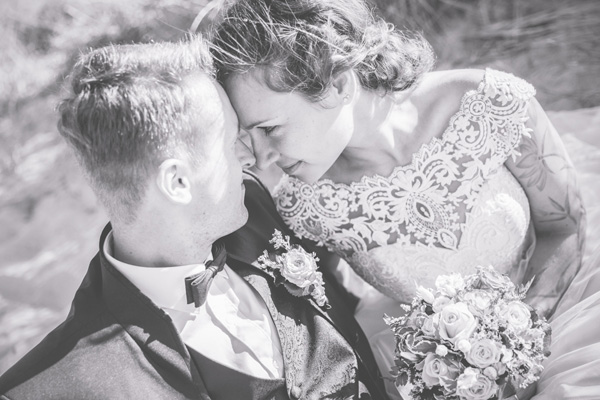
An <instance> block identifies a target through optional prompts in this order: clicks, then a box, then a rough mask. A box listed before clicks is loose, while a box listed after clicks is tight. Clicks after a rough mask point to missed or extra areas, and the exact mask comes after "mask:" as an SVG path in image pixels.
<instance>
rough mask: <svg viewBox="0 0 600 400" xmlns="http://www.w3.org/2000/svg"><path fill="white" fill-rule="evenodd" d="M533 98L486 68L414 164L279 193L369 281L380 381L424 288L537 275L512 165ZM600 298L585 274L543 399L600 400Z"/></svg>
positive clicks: (558, 339)
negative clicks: (442, 279) (479, 273)
mask: <svg viewBox="0 0 600 400" xmlns="http://www.w3.org/2000/svg"><path fill="white" fill-rule="evenodd" d="M534 94H535V91H534V89H533V87H532V86H531V85H529V84H528V83H527V82H525V81H523V80H521V79H519V78H515V77H514V76H513V75H510V74H506V73H503V72H499V71H494V70H490V69H488V70H486V73H485V76H484V79H483V81H482V82H481V83H480V85H479V86H478V88H477V89H476V90H471V91H469V92H467V93H465V95H464V96H463V98H462V101H461V105H460V109H459V111H458V112H457V113H456V114H455V115H454V116H453V117H452V118H451V119H450V121H449V124H448V127H447V129H446V131H445V132H444V134H443V135H442V137H441V138H440V139H437V138H434V139H433V140H432V141H431V142H429V143H427V144H425V145H423V146H422V147H421V149H420V150H419V152H418V153H416V154H415V155H414V156H413V160H412V163H411V164H409V165H405V166H399V167H397V168H395V169H394V171H393V172H392V173H391V174H390V175H389V176H386V177H384V176H374V177H363V178H362V179H361V180H360V181H358V182H354V183H351V184H339V183H334V182H332V181H330V180H326V179H324V180H321V181H318V182H316V183H314V184H312V185H309V184H306V183H304V182H302V181H300V180H298V179H296V178H293V177H285V178H284V179H283V180H282V181H281V182H280V184H279V185H278V187H277V188H276V189H275V198H276V203H277V207H278V211H279V213H280V214H281V216H282V217H283V219H284V220H285V222H286V223H287V224H288V225H289V226H290V227H291V228H292V229H293V230H294V232H295V233H296V234H297V235H298V236H300V237H303V238H308V239H310V240H313V241H315V242H318V243H319V244H321V245H324V246H326V247H327V248H328V249H329V250H331V251H333V252H335V253H337V254H339V255H340V256H341V257H342V258H344V259H345V260H346V261H347V263H348V264H350V266H351V267H352V269H353V270H354V271H355V272H356V274H358V275H359V276H360V277H361V278H362V279H363V280H364V281H366V282H368V283H369V284H370V285H364V284H363V290H362V291H361V294H360V296H361V301H360V303H359V306H358V309H357V314H356V318H357V320H358V322H359V323H360V324H361V326H362V328H363V330H364V331H365V333H366V334H367V336H368V338H369V341H370V344H371V347H372V349H373V352H374V354H375V357H376V359H377V362H378V364H379V366H380V369H381V371H382V372H384V373H385V372H386V371H389V370H390V368H391V366H392V365H393V356H394V351H393V349H394V340H393V336H392V333H391V331H390V330H389V329H388V328H387V326H386V325H385V324H384V322H383V319H382V315H383V314H384V313H387V314H389V315H398V314H399V311H400V310H399V307H398V304H399V302H410V301H411V299H412V298H413V296H414V293H415V284H416V283H417V284H420V285H422V286H425V287H433V286H434V282H435V279H436V277H437V276H438V275H441V274H448V273H452V272H458V273H461V274H471V273H473V272H475V268H476V267H477V266H478V265H493V266H494V267H495V268H496V269H497V270H498V271H500V272H502V273H506V274H509V276H510V277H511V279H512V280H513V281H514V282H517V283H521V282H523V281H524V279H529V277H530V276H531V275H532V274H535V272H533V273H532V271H528V270H527V265H528V260H529V258H530V256H531V254H532V252H533V250H534V247H535V241H536V239H535V233H534V230H533V224H532V222H531V216H530V209H529V202H528V199H527V196H526V195H525V193H524V191H523V189H522V188H521V186H520V184H519V183H518V182H517V180H516V179H515V178H514V177H513V175H512V174H511V172H509V171H508V169H507V168H506V167H505V166H504V163H505V161H506V160H507V159H508V158H509V157H512V156H513V155H516V154H517V147H518V145H519V144H520V142H521V138H522V137H523V136H524V135H528V132H527V128H526V126H525V122H526V120H527V107H528V103H529V100H530V99H531V98H532V97H533V95H534ZM596 253H599V252H596ZM592 258H595V259H596V260H595V265H599V263H598V260H597V258H598V257H592ZM589 261H593V260H592V259H590V260H589ZM582 270H583V269H582ZM586 271H592V269H591V268H587V269H586ZM592 272H593V271H592ZM586 274H587V272H586ZM597 275H600V273H599V274H597ZM571 278H572V273H570V272H566V271H560V272H558V273H557V275H556V279H557V280H559V279H565V280H567V282H568V280H569V279H571ZM585 278H587V275H586V276H585ZM349 279H352V277H350V278H349ZM597 289H600V277H599V278H597V279H584V277H580V276H578V278H577V279H576V281H575V284H574V285H572V288H571V289H570V290H569V291H567V293H566V294H565V296H563V299H562V300H561V301H562V302H565V304H569V305H572V304H576V305H575V306H573V307H572V308H570V309H569V312H567V313H565V312H564V308H565V307H563V310H562V311H563V312H562V313H561V315H560V316H558V317H557V318H556V319H554V320H553V321H552V326H553V335H554V336H553V345H552V351H553V354H552V356H551V358H550V359H549V360H548V362H547V363H546V370H545V372H544V374H543V376H542V378H541V380H540V381H539V383H538V393H539V394H538V397H537V399H564V398H573V399H592V398H593V399H600V294H598V293H595V292H596V290H597ZM585 296H588V297H587V298H586V299H585V300H583V301H580V299H582V297H585ZM569 307H570V306H569ZM559 310H560V307H559ZM559 312H560V311H559Z"/></svg>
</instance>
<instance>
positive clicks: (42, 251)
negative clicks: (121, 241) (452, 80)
mask: <svg viewBox="0 0 600 400" xmlns="http://www.w3.org/2000/svg"><path fill="white" fill-rule="evenodd" d="M208 3H209V1H208V0H129V1H127V2H124V1H121V0H18V1H13V0H0V35H1V37H2V39H1V40H0V51H1V54H2V57H1V58H0V373H2V372H4V371H5V370H6V369H7V368H8V367H10V366H11V365H12V364H13V363H14V362H15V361H17V360H18V359H19V358H20V357H21V356H22V355H23V354H24V353H25V352H27V351H28V350H29V349H30V348H31V347H33V346H34V345H35V344H36V343H38V342H39V340H41V338H43V336H45V335H46V334H47V333H48V332H49V331H50V330H51V329H52V328H53V327H54V326H56V325H57V324H58V323H59V322H60V321H61V320H62V319H64V317H65V316H66V315H67V313H68V310H69V305H70V301H71V299H72V297H73V294H74V293H75V290H76V288H77V287H78V285H79V283H80V281H81V279H82V277H83V275H84V273H85V271H86V269H87V265H88V263H89V260H90V259H91V258H92V257H93V255H94V254H95V253H96V251H97V248H98V238H99V234H100V232H101V230H102V228H103V226H104V225H105V223H106V222H107V220H106V216H105V215H104V214H103V212H102V211H101V210H100V209H99V207H98V205H97V203H96V200H95V198H94V195H93V194H92V193H91V191H90V190H89V189H88V187H87V185H86V183H85V180H84V179H83V177H82V175H81V173H80V172H79V168H78V166H77V164H76V162H75V160H74V158H73V156H72V155H71V153H70V150H69V148H67V146H66V145H65V143H64V142H63V141H62V139H61V138H60V137H59V135H58V132H57V130H56V115H55V112H54V108H55V106H56V104H57V102H58V100H59V99H60V91H61V84H62V81H63V79H64V77H65V75H66V74H67V73H68V71H69V69H70V67H71V65H72V64H73V62H74V60H75V58H76V57H77V55H78V53H79V52H81V51H82V50H85V49H87V48H90V47H98V46H102V45H105V44H108V43H133V42H148V41H152V40H154V41H160V40H171V41H173V40H179V39H181V38H182V37H184V36H185V35H186V34H187V31H188V28H189V27H190V26H191V25H192V23H193V22H194V19H195V17H196V15H197V14H198V13H199V12H200V11H201V10H202V9H203V8H204V7H205V6H206V5H207V4H208ZM374 4H376V5H377V6H378V7H379V9H380V11H381V13H382V14H383V15H384V16H385V18H386V19H388V20H389V21H390V22H393V23H394V24H395V25H396V26H397V27H398V28H401V29H413V30H419V31H421V32H422V33H423V34H424V36H425V37H426V38H427V39H429V40H430V41H431V43H432V44H433V46H434V47H435V49H436V51H437V54H438V63H437V68H438V69H447V68H460V67H485V66H490V67H493V68H496V69H501V70H504V71H508V72H513V73H515V74H516V75H518V76H521V77H523V78H525V79H527V80H528V81H529V82H531V83H532V84H534V85H535V86H536V88H537V91H538V99H539V100H540V102H541V103H542V105H543V106H544V107H545V108H546V110H549V111H550V112H549V115H550V116H551V118H552V120H553V121H554V122H555V125H556V126H557V128H558V129H559V132H561V133H562V134H563V138H564V140H565V142H566V144H567V148H568V149H569V151H570V154H571V156H572V159H573V161H574V163H575V165H576V167H577V169H578V171H579V173H580V181H581V182H582V183H583V190H584V200H585V202H586V204H587V205H588V214H589V217H588V218H589V220H595V221H600V218H599V211H598V204H600V193H599V192H600V185H598V183H597V182H598V177H599V174H600V133H599V130H600V107H598V106H600V85H599V83H600V52H599V51H598V48H600V2H599V1H597V0H503V1H497V0H496V1H494V0H376V1H375V2H374ZM593 225H594V224H590V226H589V227H588V234H589V235H590V237H591V238H592V239H593V240H590V242H595V243H597V242H598V240H596V239H597V238H598V237H600V226H593ZM596 225H598V224H596ZM588 250H591V249H588Z"/></svg>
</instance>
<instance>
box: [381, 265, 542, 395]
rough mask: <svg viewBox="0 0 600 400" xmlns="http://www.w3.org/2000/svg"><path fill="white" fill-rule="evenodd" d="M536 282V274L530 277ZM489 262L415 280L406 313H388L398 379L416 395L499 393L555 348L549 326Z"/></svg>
mask: <svg viewBox="0 0 600 400" xmlns="http://www.w3.org/2000/svg"><path fill="white" fill-rule="evenodd" d="M530 283H531V282H530ZM530 283H529V284H527V285H522V286H518V287H516V286H515V285H514V284H513V283H512V282H511V281H510V279H508V277H506V276H504V275H501V274H499V273H498V272H496V271H495V270H494V269H493V268H492V267H487V268H483V267H479V268H478V270H477V273H475V274H473V275H470V276H467V277H462V276H460V275H458V274H453V275H444V276H439V277H438V278H437V280H436V282H435V286H436V288H435V290H430V289H426V288H423V287H418V288H417V296H416V297H415V299H414V300H413V302H412V304H411V305H404V309H405V311H406V315H405V316H402V317H388V316H386V317H385V320H386V323H387V324H388V325H389V326H390V328H391V329H392V331H393V332H394V336H395V338H396V351H395V353H396V354H395V356H396V357H395V364H396V365H395V367H394V368H393V370H392V375H393V376H394V377H395V382H396V386H406V385H412V388H411V389H410V394H411V396H412V398H414V399H435V400H438V399H453V400H458V399H460V400H485V399H502V398H504V397H505V396H506V394H507V392H512V390H513V389H514V388H516V387H521V388H525V387H526V386H528V385H529V384H531V383H532V382H535V381H536V380H537V379H538V376H539V374H540V372H541V371H542V369H543V367H542V361H544V359H545V358H546V357H547V356H548V355H549V354H550V353H549V350H548V349H549V345H550V326H549V325H548V323H547V322H546V321H545V320H544V319H543V318H542V317H540V316H538V314H537V313H536V311H535V310H534V309H533V308H532V307H530V306H528V305H527V304H525V303H524V302H523V301H522V300H523V298H524V297H525V293H526V292H527V290H528V289H529V286H530Z"/></svg>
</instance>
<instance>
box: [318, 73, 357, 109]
mask: <svg viewBox="0 0 600 400" xmlns="http://www.w3.org/2000/svg"><path fill="white" fill-rule="evenodd" d="M357 84H358V78H357V76H356V74H355V73H354V72H353V71H352V70H351V69H350V70H347V71H344V72H340V73H339V74H338V75H337V76H336V77H335V78H333V81H332V82H331V87H330V88H329V90H328V91H327V93H326V94H325V97H324V98H323V100H322V101H323V103H324V106H325V107H327V106H329V107H336V106H340V105H345V104H349V103H351V102H352V100H353V99H354V96H355V93H356V88H357Z"/></svg>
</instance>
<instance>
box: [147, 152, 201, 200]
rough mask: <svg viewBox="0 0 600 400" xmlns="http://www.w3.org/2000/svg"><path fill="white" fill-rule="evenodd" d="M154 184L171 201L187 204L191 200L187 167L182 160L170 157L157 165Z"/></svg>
mask: <svg viewBox="0 0 600 400" xmlns="http://www.w3.org/2000/svg"><path fill="white" fill-rule="evenodd" d="M156 185H157V186H158V189H159V190H160V192H161V193H162V194H163V195H164V196H165V197H166V198H167V199H168V200H169V201H171V202H173V203H177V204H189V203H190V202H191V201H192V187H191V182H190V178H189V167H188V166H187V165H186V164H185V163H184V162H183V161H182V160H178V159H174V158H170V159H168V160H165V161H163V162H162V164H160V166H159V167H158V175H157V177H156Z"/></svg>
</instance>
